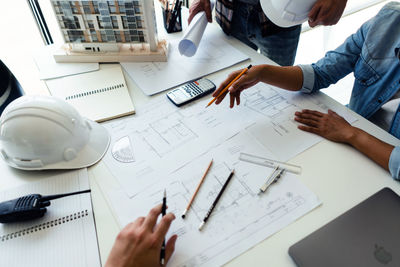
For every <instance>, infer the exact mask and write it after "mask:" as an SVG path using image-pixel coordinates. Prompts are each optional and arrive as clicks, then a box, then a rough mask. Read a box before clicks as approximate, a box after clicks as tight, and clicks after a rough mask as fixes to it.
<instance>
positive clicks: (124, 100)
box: [46, 64, 135, 122]
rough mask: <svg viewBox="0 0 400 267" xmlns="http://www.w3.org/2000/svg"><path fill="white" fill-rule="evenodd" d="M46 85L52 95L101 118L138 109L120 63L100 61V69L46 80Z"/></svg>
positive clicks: (88, 115) (89, 117) (97, 119)
mask: <svg viewBox="0 0 400 267" xmlns="http://www.w3.org/2000/svg"><path fill="white" fill-rule="evenodd" d="M46 85H47V88H48V89H49V91H50V94H51V95H53V96H56V97H59V98H61V99H63V100H65V101H67V102H68V103H70V104H72V105H73V106H74V107H75V108H76V109H77V110H78V111H79V113H80V114H81V115H82V116H84V117H86V118H88V119H91V120H94V121H97V122H102V121H106V120H110V119H114V118H118V117H121V116H125V115H129V114H133V113H135V108H134V107H133V103H132V100H131V97H130V95H129V92H128V87H127V86H126V83H125V79H124V74H123V73H122V69H121V66H120V65H119V64H100V69H99V70H97V71H92V72H88V73H82V74H77V75H71V76H66V77H61V78H57V79H51V80H46Z"/></svg>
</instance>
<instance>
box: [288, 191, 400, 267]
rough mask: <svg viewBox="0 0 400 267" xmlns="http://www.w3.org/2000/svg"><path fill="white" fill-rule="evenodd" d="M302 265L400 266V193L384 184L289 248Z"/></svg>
mask: <svg viewBox="0 0 400 267" xmlns="http://www.w3.org/2000/svg"><path fill="white" fill-rule="evenodd" d="M289 255H290V256H291V257H292V258H293V260H294V261H295V263H296V264H297V265H298V266H301V267H303V266H304V267H330V266H335V267H336V266H339V267H347V266H348V267H350V266H351V267H358V266H360V267H361V266H362V267H369V266H377V267H391V266H396V267H398V266H400V197H399V196H398V195H397V194H396V193H395V192H393V191H392V190H391V189H389V188H383V189H382V190H380V191H379V192H377V193H375V194H374V195H372V196H371V197H369V198H368V199H366V200H364V201H363V202H361V203H360V204H358V205H357V206H355V207H353V208H352V209H350V210H348V211H347V212H345V213H344V214H342V215H340V216H339V217H337V218H336V219H334V220H333V221H331V222H329V223H328V224H326V225H324V226H323V227H321V228H320V229H318V230H316V231H315V232H313V233H311V234H310V235H309V236H307V237H305V238H304V239H302V240H300V241H299V242H297V243H296V244H294V245H292V246H291V247H290V248H289Z"/></svg>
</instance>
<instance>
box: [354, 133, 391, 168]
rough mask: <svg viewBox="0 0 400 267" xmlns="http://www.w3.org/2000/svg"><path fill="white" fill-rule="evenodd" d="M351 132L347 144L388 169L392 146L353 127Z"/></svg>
mask: <svg viewBox="0 0 400 267" xmlns="http://www.w3.org/2000/svg"><path fill="white" fill-rule="evenodd" d="M352 132H353V134H352V135H351V136H350V137H349V139H348V142H347V143H348V144H350V145H352V146H353V147H355V148H356V149H357V150H359V151H360V152H362V153H363V154H365V155H366V156H367V157H369V158H370V159H372V160H373V161H375V162H376V163H378V164H379V165H380V166H382V167H383V168H385V169H386V170H389V159H390V154H391V153H392V150H393V148H394V147H393V146H392V145H389V144H387V143H385V142H383V141H381V140H379V139H377V138H376V137H374V136H372V135H370V134H368V133H367V132H365V131H363V130H361V129H359V128H356V127H353V131H352Z"/></svg>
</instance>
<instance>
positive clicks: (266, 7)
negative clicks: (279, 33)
mask: <svg viewBox="0 0 400 267" xmlns="http://www.w3.org/2000/svg"><path fill="white" fill-rule="evenodd" d="M260 4H261V8H262V10H263V11H264V14H265V15H266V16H267V18H268V19H269V20H270V21H272V23H274V24H275V25H277V26H279V27H283V28H289V27H292V26H296V25H300V24H302V23H303V22H305V21H307V18H305V19H301V20H293V21H290V20H286V19H284V18H282V14H281V13H280V12H277V11H276V9H275V7H274V6H273V5H272V2H271V0H260Z"/></svg>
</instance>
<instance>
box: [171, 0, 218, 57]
mask: <svg viewBox="0 0 400 267" xmlns="http://www.w3.org/2000/svg"><path fill="white" fill-rule="evenodd" d="M210 2H211V11H212V10H213V9H214V1H210ZM207 23H208V21H207V16H206V12H204V11H201V12H199V13H197V14H196V16H194V18H193V20H192V22H191V23H190V24H189V26H188V28H187V30H186V32H185V34H184V35H183V38H182V40H181V41H180V42H179V46H178V49H179V53H181V55H184V56H187V57H192V56H194V54H196V51H197V48H198V47H199V44H200V41H201V38H202V37H203V33H204V30H205V29H206V27H207Z"/></svg>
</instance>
